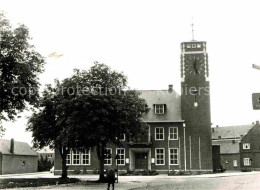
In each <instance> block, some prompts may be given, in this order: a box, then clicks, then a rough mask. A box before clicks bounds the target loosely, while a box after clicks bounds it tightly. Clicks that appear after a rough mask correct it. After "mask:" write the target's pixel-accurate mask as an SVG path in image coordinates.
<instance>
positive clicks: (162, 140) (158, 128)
mask: <svg viewBox="0 0 260 190" xmlns="http://www.w3.org/2000/svg"><path fill="white" fill-rule="evenodd" d="M156 129H163V132H162V135H163V138H162V139H157V137H156V134H157V133H156ZM160 134H161V133H159V136H160ZM154 136H155V138H154V139H155V140H156V141H163V140H164V127H155V129H154Z"/></svg>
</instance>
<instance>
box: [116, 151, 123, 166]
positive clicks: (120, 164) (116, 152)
mask: <svg viewBox="0 0 260 190" xmlns="http://www.w3.org/2000/svg"><path fill="white" fill-rule="evenodd" d="M118 150H124V154H119V153H118ZM116 154H118V155H119V157H120V155H123V159H121V158H120V159H117V160H116V164H117V165H118V166H125V148H116ZM118 160H123V161H124V163H123V164H119V163H118ZM120 162H121V161H120Z"/></svg>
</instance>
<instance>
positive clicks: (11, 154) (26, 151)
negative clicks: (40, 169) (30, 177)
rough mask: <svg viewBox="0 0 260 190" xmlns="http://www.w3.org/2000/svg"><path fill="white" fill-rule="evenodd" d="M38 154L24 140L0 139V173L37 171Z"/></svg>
mask: <svg viewBox="0 0 260 190" xmlns="http://www.w3.org/2000/svg"><path fill="white" fill-rule="evenodd" d="M37 166H38V155H37V153H36V152H35V151H34V150H32V148H31V147H30V146H29V145H28V144H27V143H25V142H18V141H14V140H13V139H11V140H4V139H0V175H2V174H17V173H32V172H37Z"/></svg>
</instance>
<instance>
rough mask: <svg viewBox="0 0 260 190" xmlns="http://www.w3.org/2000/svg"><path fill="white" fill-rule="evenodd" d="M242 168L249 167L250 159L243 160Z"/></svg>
mask: <svg viewBox="0 0 260 190" xmlns="http://www.w3.org/2000/svg"><path fill="white" fill-rule="evenodd" d="M244 166H251V159H250V158H244Z"/></svg>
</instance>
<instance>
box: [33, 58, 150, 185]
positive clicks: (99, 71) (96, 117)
mask: <svg viewBox="0 0 260 190" xmlns="http://www.w3.org/2000/svg"><path fill="white" fill-rule="evenodd" d="M126 82H127V80H126V77H125V76H124V75H123V74H122V73H118V72H116V71H112V70H111V69H110V68H109V67H108V66H106V65H105V64H99V63H95V64H94V66H92V67H91V68H90V70H87V71H86V70H83V71H79V70H75V74H74V75H73V76H72V77H70V78H67V79H65V80H63V81H62V82H61V83H59V82H56V87H55V88H52V87H51V86H50V85H49V86H48V88H47V89H46V90H45V91H44V93H43V97H42V99H41V104H40V107H41V109H40V111H39V112H37V113H34V115H32V117H31V118H30V120H29V125H28V130H29V131H32V132H33V140H34V145H35V146H36V147H37V148H42V147H43V146H47V145H51V146H53V147H55V148H58V149H59V150H60V151H59V152H60V154H61V157H62V171H63V172H62V173H63V175H62V177H66V176H67V173H66V171H67V168H66V155H67V154H68V153H69V151H70V150H71V149H72V150H84V149H89V148H91V147H94V146H95V147H96V150H97V157H98V159H99V163H100V168H99V171H100V179H99V180H100V181H101V182H102V181H104V155H105V148H106V146H107V145H108V143H111V144H115V145H117V146H121V141H120V137H122V136H123V135H124V134H125V136H126V137H127V139H129V138H133V137H135V136H136V135H137V134H139V133H140V132H143V131H144V127H145V126H146V124H145V123H143V122H142V115H143V114H144V113H147V112H148V106H147V104H146V102H145V100H144V99H142V98H140V97H139V95H140V93H139V92H137V91H135V90H127V89H126V87H127V86H126Z"/></svg>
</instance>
